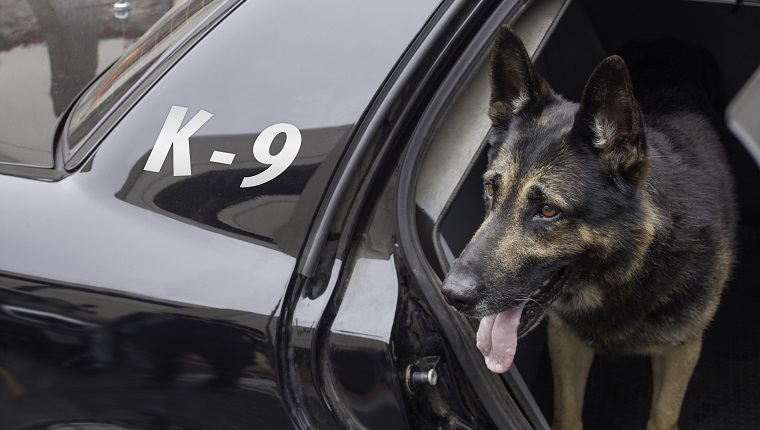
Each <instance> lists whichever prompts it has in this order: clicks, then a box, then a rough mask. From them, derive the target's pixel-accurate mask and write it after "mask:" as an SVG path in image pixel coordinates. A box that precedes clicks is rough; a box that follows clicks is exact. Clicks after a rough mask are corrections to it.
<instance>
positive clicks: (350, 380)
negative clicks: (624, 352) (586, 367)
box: [0, 0, 760, 430]
mask: <svg viewBox="0 0 760 430" xmlns="http://www.w3.org/2000/svg"><path fill="white" fill-rule="evenodd" d="M743 3H745V4H743V5H740V6H733V5H726V4H720V2H697V1H679V2H676V1H667V2H662V1H660V0H645V1H639V0H637V1H620V2H608V1H606V0H579V1H573V2H570V1H565V0H540V1H526V0H520V1H518V0H510V1H505V2H497V1H489V0H478V1H465V0H443V1H442V0H419V1H414V2H408V1H402V0H392V1H365V2H351V1H342V0H328V1H323V2H298V3H293V2H283V1H277V0H265V1H253V0H247V1H243V0H186V1H176V0H175V1H147V0H146V1H144V2H140V1H138V0H133V2H132V4H130V3H128V2H126V1H118V2H116V3H115V4H111V3H108V4H103V3H98V2H94V1H91V0H70V1H63V0H57V1H56V0H50V1H48V2H42V1H38V0H28V1H24V0H2V2H1V3H0V14H2V18H0V20H2V24H3V25H2V26H0V27H2V28H3V29H4V30H0V36H1V37H0V91H1V92H0V101H2V106H0V173H1V175H0V201H1V202H2V204H1V205H0V221H1V222H0V429H13V430H20V429H73V428H87V429H199V430H200V429H258V428H263V429H280V428H281V429H291V428H306V429H332V428H376V429H403V428H436V429H437V428H452V429H453V428H456V429H481V428H500V429H501V428H547V427H548V426H547V424H546V423H547V419H546V418H547V417H548V415H547V414H550V413H551V376H550V375H551V373H550V370H549V367H548V359H547V356H546V351H545V347H544V345H543V339H542V336H543V329H537V330H535V331H534V332H533V333H532V334H531V335H530V336H528V337H526V338H525V339H523V340H522V341H521V342H523V343H524V346H521V348H520V353H519V354H520V355H518V357H517V360H516V366H514V367H513V369H512V370H511V371H510V372H509V373H508V374H506V375H504V376H499V375H495V374H492V373H491V372H489V371H488V370H487V369H486V367H485V365H484V363H483V361H482V356H481V355H480V353H479V352H478V351H477V349H476V348H475V341H474V331H473V328H472V325H471V322H470V321H468V320H466V319H464V318H463V317H462V316H461V315H459V314H457V313H456V312H454V311H453V310H452V309H450V308H449V307H448V306H447V305H446V304H445V302H444V301H443V299H442V297H441V295H440V293H439V286H440V282H441V279H442V278H443V276H444V274H445V272H446V270H447V269H448V266H449V264H450V263H451V261H452V260H453V259H454V258H455V256H456V255H457V254H458V253H459V252H460V251H461V249H462V248H463V247H464V244H466V242H467V240H468V238H469V236H470V235H471V234H472V232H473V231H474V229H475V228H476V227H477V225H478V223H479V222H480V220H481V219H482V216H483V212H482V211H483V208H482V206H483V204H482V201H481V198H480V189H481V185H480V178H479V175H480V172H481V171H482V166H483V163H484V157H485V155H484V153H483V151H482V143H483V138H484V136H485V134H486V133H487V132H488V129H489V127H490V121H489V120H488V117H487V114H486V109H487V100H488V96H489V88H488V73H487V67H486V65H487V64H486V63H487V58H488V53H489V49H490V45H491V42H492V39H493V37H494V35H495V31H496V29H497V28H498V26H499V25H500V24H501V23H503V22H508V23H511V24H513V26H514V27H515V28H516V30H517V31H518V33H520V35H521V36H522V38H523V39H524V40H525V42H526V45H527V47H528V49H529V51H530V52H531V54H532V55H533V56H534V58H536V62H537V65H538V67H539V69H540V71H541V72H542V73H543V74H544V76H546V77H547V78H548V80H549V81H550V83H551V85H552V87H553V88H555V89H557V90H559V91H560V92H563V93H564V94H565V95H567V96H568V97H570V98H575V99H577V98H578V97H579V92H580V89H581V88H582V85H583V82H584V81H585V78H586V76H588V74H589V72H590V70H591V69H592V68H593V66H594V65H595V64H596V63H597V62H598V61H599V60H600V59H601V58H603V57H604V56H606V55H607V54H608V53H610V52H613V51H614V50H615V49H617V48H618V47H620V46H621V45H622V44H623V43H625V42H626V41H628V40H631V39H640V38H652V37H668V36H671V37H675V36H677V37H680V38H683V39H687V40H690V41H692V42H696V43H699V44H702V45H704V46H706V47H707V48H709V49H710V50H711V51H712V52H713V53H714V55H715V56H716V58H717V59H718V61H719V62H720V64H721V66H722V69H723V73H724V75H725V81H726V82H725V86H726V88H727V93H728V94H727V100H728V99H729V98H731V97H733V95H734V94H736V93H738V92H739V89H740V87H741V86H742V84H743V83H744V82H745V81H746V80H747V79H749V77H750V76H751V74H752V72H753V71H754V70H755V68H756V67H757V66H758V64H760V50H758V49H757V41H758V40H760V8H756V7H753V6H752V3H753V2H752V1H749V0H747V1H745V2H743ZM98 8H100V9H98ZM93 10H100V12H93ZM111 15H113V16H111ZM30 17H31V18H30ZM159 17H160V19H159ZM156 19H158V22H157V23H156V24H155V25H153V26H152V27H151V28H150V29H149V30H147V32H146V33H144V34H143V35H142V36H140V37H139V38H138V39H137V40H134V43H132V44H131V46H129V47H128V48H127V47H126V45H124V43H126V42H127V41H129V42H130V43H131V42H132V40H133V39H134V38H136V37H137V35H138V34H139V33H141V32H142V31H144V30H145V29H147V27H148V25H149V24H150V23H151V22H152V21H154V20H156ZM25 20H26V21H25ZM27 21H28V23H31V24H28V23H27ZM27 24H28V25H27ZM34 25H38V27H37V29H36V30H34V29H32V30H30V28H32V27H34ZM143 27H144V28H143ZM93 28H94V30H93ZM93 34H94V36H93ZM85 39H86V40H87V42H86V43H85ZM41 42H46V43H47V54H48V58H49V67H50V79H51V81H50V82H52V84H51V87H50V88H49V89H48V88H47V87H46V86H43V87H39V86H37V87H34V88H32V87H31V86H30V87H29V88H27V87H24V86H23V85H24V84H23V83H24V82H27V80H31V79H32V78H33V77H34V76H35V73H42V72H45V70H42V69H44V67H42V68H41V67H40V66H39V65H40V64H43V66H44V65H45V64H48V63H40V62H35V61H36V60H34V58H44V57H45V48H44V46H45V45H40V43H41ZM109 44H110V45H109ZM114 44H117V45H118V46H116V48H117V51H119V53H121V51H120V50H123V51H124V52H123V54H122V55H121V56H120V57H119V58H118V60H116V62H115V63H114V64H113V65H111V66H110V67H107V68H105V71H104V72H102V73H101V74H100V75H99V76H98V77H97V78H96V79H94V80H93V81H92V82H90V83H89V84H88V83H87V82H88V81H89V80H90V79H91V78H92V77H93V76H94V74H95V73H96V72H95V70H97V69H98V68H102V67H105V64H101V65H100V66H96V65H94V64H95V63H97V62H98V58H99V57H98V52H99V53H100V55H101V56H102V55H104V54H103V53H104V52H106V51H108V50H109V49H111V51H108V52H113V49H114V46H115V45H114ZM119 44H120V45H119ZM109 46H110V48H109ZM35 55H36V56H37V57H35ZM40 55H42V57H39V56H40ZM93 58H94V60H93ZM93 61H94V62H95V63H93ZM106 61H108V60H106V59H105V58H104V57H100V62H101V63H103V62H106ZM14 65H22V66H23V67H20V68H16V69H12V67H14ZM4 73H5V74H4ZM11 76H12V77H13V79H12V78H11ZM45 76H47V75H45ZM44 79H47V78H44ZM44 79H43V80H44ZM45 82H48V81H45ZM46 85H47V84H46ZM80 91H81V93H79V92H80ZM47 92H50V97H51V100H47V101H45V100H46V96H45V95H44V94H46V93H47ZM77 93H79V94H78V95H77ZM41 94H42V96H41ZM40 98H41V99H43V101H41V102H39V103H37V102H34V101H35V100H37V101H39V100H40ZM34 103H37V104H34ZM29 106H32V107H29ZM35 106H36V107H35ZM40 106H42V107H40ZM67 106H68V107H67ZM51 107H52V114H51V113H50V111H51ZM744 112H746V110H745V111H744ZM56 118H57V120H56ZM739 124H740V125H739V128H741V126H742V124H744V126H745V128H746V126H747V122H746V121H744V122H742V121H739ZM751 125H752V124H751V121H750V123H749V126H751ZM750 134H751V133H750ZM745 137H746V136H745ZM727 138H728V141H729V143H728V146H729V147H728V151H729V153H730V156H731V159H732V163H733V167H734V169H735V173H736V175H737V185H738V189H739V193H740V197H741V205H742V208H741V209H742V214H743V226H744V228H743V233H742V241H743V247H742V250H741V252H742V253H741V259H742V263H741V266H740V267H739V268H738V269H737V274H736V276H735V282H734V284H733V285H732V287H731V288H730V290H729V291H728V292H727V293H726V297H725V299H724V303H723V305H722V306H723V307H722V308H721V310H720V311H719V314H718V317H717V319H716V322H715V324H714V325H713V327H711V329H710V331H708V333H707V336H706V337H707V338H706V341H705V347H704V353H703V357H702V359H701V361H700V364H699V366H698V368H697V371H696V373H695V376H694V379H693V381H692V385H691V386H690V389H689V391H688V393H687V398H686V401H685V404H684V408H683V413H682V420H681V422H682V425H683V426H684V427H687V426H693V427H695V428H752V427H755V426H757V425H758V423H760V412H759V411H758V409H757V408H755V407H754V406H755V405H757V404H758V398H759V397H760V390H758V389H757V387H758V383H759V382H760V375H758V369H760V366H758V365H757V364H758V361H760V348H759V347H758V342H757V339H758V337H757V336H758V332H759V330H758V329H759V328H760V324H758V322H757V320H756V319H755V318H754V309H753V306H752V304H753V303H755V302H753V300H757V299H758V290H757V289H756V288H754V289H753V288H751V287H752V286H754V282H755V280H756V279H757V275H758V264H756V263H757V262H758V252H757V251H756V249H757V247H756V245H757V243H758V239H759V238H760V223H758V221H757V219H758V215H760V206H759V205H758V200H757V199H756V189H755V187H756V186H757V184H758V183H760V182H759V181H758V179H760V175H759V174H758V170H757V166H756V164H755V163H754V161H753V160H752V158H751V157H749V156H747V152H746V150H745V149H744V148H743V147H742V146H741V145H740V144H739V143H738V141H735V140H733V139H732V138H731V137H730V136H727ZM751 148H752V147H751ZM751 150H753V151H754V150H756V148H753V149H751ZM642 360H643V359H637V358H626V359H623V360H609V359H604V358H601V359H599V360H597V363H596V364H595V366H594V369H593V370H592V375H591V379H590V381H589V393H588V395H587V400H586V416H587V417H588V419H587V425H588V428H629V427H630V428H640V427H642V426H643V425H644V423H645V422H646V414H647V412H648V406H649V405H648V402H649V398H650V397H649V396H650V393H649V390H651V386H649V385H647V384H649V379H650V377H649V376H648V373H647V372H649V369H648V363H647V362H646V361H642ZM549 418H550V417H549ZM549 421H550V420H549ZM689 428H691V427H689Z"/></svg>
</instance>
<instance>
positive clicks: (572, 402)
mask: <svg viewBox="0 0 760 430" xmlns="http://www.w3.org/2000/svg"><path fill="white" fill-rule="evenodd" d="M548 337H549V355H550V356H551V362H552V377H553V378H554V420H553V422H552V429H554V430H570V429H572V430H580V429H582V428H583V421H582V420H581V414H582V412H583V396H584V394H585V392H586V379H587V378H588V372H589V370H590V369H591V362H592V361H593V360H594V351H593V350H592V349H591V348H589V347H588V346H587V345H586V344H585V343H583V342H582V341H581V340H580V339H578V338H577V337H576V336H575V335H574V334H573V333H571V332H570V331H569V330H568V329H567V328H566V327H565V326H564V325H563V323H562V321H560V320H559V318H557V317H556V316H550V317H549V333H548Z"/></svg>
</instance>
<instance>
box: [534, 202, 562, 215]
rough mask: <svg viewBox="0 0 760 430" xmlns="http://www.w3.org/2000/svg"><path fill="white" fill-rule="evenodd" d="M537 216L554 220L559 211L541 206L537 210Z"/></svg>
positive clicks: (547, 206) (551, 207)
mask: <svg viewBox="0 0 760 430" xmlns="http://www.w3.org/2000/svg"><path fill="white" fill-rule="evenodd" d="M538 215H540V216H542V217H544V218H554V217H555V216H557V215H559V209H557V208H555V207H554V206H552V205H548V204H543V205H541V207H539V208H538Z"/></svg>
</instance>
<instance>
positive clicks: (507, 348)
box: [477, 302, 526, 373]
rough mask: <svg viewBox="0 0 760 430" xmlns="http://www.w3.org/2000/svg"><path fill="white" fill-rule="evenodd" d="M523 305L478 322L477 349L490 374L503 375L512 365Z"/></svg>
mask: <svg viewBox="0 0 760 430" xmlns="http://www.w3.org/2000/svg"><path fill="white" fill-rule="evenodd" d="M525 303H526V302H523V303H522V304H521V305H520V306H518V307H516V308H513V309H509V310H506V311H504V312H502V313H500V314H494V315H489V316H487V317H483V318H482V319H481V320H480V327H478V335H477V340H478V349H479V350H480V352H482V353H483V356H484V357H485V358H486V366H487V367H488V369H489V370H490V371H491V372H494V373H504V372H506V371H507V370H509V367H510V366H511V365H512V360H513V359H514V358H515V351H516V350H517V326H518V324H520V315H521V314H522V310H523V308H524V307H525Z"/></svg>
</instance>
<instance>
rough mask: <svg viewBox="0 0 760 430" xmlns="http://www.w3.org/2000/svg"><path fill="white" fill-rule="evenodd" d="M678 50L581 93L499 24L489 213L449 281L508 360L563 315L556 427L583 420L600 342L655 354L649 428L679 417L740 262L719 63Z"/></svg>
mask: <svg viewBox="0 0 760 430" xmlns="http://www.w3.org/2000/svg"><path fill="white" fill-rule="evenodd" d="M655 51H657V50H655ZM667 52H668V51H666V50H663V49H659V51H657V52H654V53H653V54H651V55H647V54H642V55H636V56H635V57H637V58H636V61H635V62H633V61H631V62H630V67H631V68H630V70H631V72H629V68H628V67H627V66H626V63H625V62H624V60H623V59H622V58H621V57H619V56H611V57H608V58H607V59H605V60H604V61H602V62H601V63H600V64H599V65H598V66H597V68H596V69H595V70H594V71H593V73H592V74H591V77H590V78H589V79H588V82H587V83H586V86H585V88H584V90H583V96H582V99H581V101H580V104H579V103H573V102H570V101H567V100H565V99H564V98H563V97H562V96H560V95H559V94H556V93H555V92H554V91H552V89H551V88H549V86H548V85H547V83H546V82H545V81H544V79H543V78H542V77H541V76H539V74H538V73H537V72H536V70H535V68H534V66H533V64H532V63H531V61H530V58H529V57H528V54H527V52H526V51H525V47H524V46H523V44H522V42H521V41H520V39H519V38H518V36H517V35H516V34H515V33H513V32H512V31H511V30H510V29H509V28H508V27H506V26H504V27H502V28H501V29H500V31H499V33H498V35H497V39H496V44H495V47H494V50H493V53H492V56H491V91H492V92H491V101H490V111H489V116H490V118H491V120H492V122H493V127H492V129H491V132H490V133H489V136H488V139H489V142H490V149H489V152H488V169H487V170H486V172H485V173H484V174H483V194H484V199H485V205H486V215H485V220H484V221H483V223H482V225H481V226H480V227H479V229H478V230H477V231H476V232H475V234H474V236H473V237H472V239H471V240H470V242H469V244H468V245H467V247H466V248H465V249H464V251H463V252H462V254H461V255H460V256H459V258H458V259H457V260H456V261H455V262H454V264H453V265H452V267H451V270H450V272H449V273H448V275H447V276H446V279H445V280H444V283H443V287H442V289H443V294H444V296H445V298H446V300H447V301H448V303H449V304H450V305H452V306H453V307H455V308H456V309H457V310H458V311H460V312H462V313H464V314H465V315H467V316H469V317H474V318H479V319H480V326H479V328H478V331H477V336H476V337H477V347H478V349H480V351H481V352H482V354H483V355H484V357H485V363H486V366H488V368H489V369H490V370H491V371H493V372H496V373H501V372H506V371H507V370H508V369H509V367H510V365H511V364H512V359H513V357H514V354H515V350H516V347H517V339H518V338H519V337H520V336H522V335H524V334H525V333H527V332H528V331H530V330H531V329H533V328H534V327H536V325H537V324H538V323H539V321H540V320H541V319H542V318H543V316H544V314H547V315H548V343H549V352H550V355H551V363H552V375H553V380H554V408H555V409H554V421H553V427H554V428H555V429H580V428H582V422H581V411H582V408H583V396H584V391H585V385H586V379H587V376H588V373H589V368H590V366H591V362H592V360H593V358H594V354H595V353H597V352H599V353H611V354H618V355H619V354H643V355H649V356H651V360H652V373H653V382H654V383H653V388H654V390H653V399H652V408H651V411H650V415H649V420H648V422H647V428H648V429H675V428H677V425H678V417H679V413H680V409H681V404H682V402H683V398H684V393H685V391H686V386H687V384H688V382H689V379H690V377H691V374H692V371H693V369H694V366H695V364H696V362H697V359H698V357H699V354H700V349H701V345H702V334H703V332H704V330H705V328H706V326H707V325H708V323H709V322H710V320H711V318H712V317H713V315H714V314H715V311H716V309H717V307H718V302H719V301H720V295H721V291H722V290H723V288H724V287H725V285H726V283H727V281H728V279H729V276H730V272H731V269H732V265H733V261H734V247H735V245H734V240H735V239H734V236H735V233H734V231H735V227H736V224H737V221H736V217H737V215H736V210H735V203H734V200H735V199H734V197H733V195H734V191H733V184H732V179H731V176H730V171H729V168H728V164H727V161H726V157H725V155H724V154H723V153H722V148H721V145H720V142H719V139H718V134H717V132H716V129H715V124H716V123H715V122H714V119H713V118H714V117H715V114H714V112H715V111H714V110H711V108H710V107H709V104H710V103H709V102H708V101H707V100H708V96H707V95H706V94H704V93H705V92H706V91H705V92H699V91H695V89H694V87H695V86H696V87H704V85H702V81H703V79H702V75H707V73H705V74H700V72H698V70H699V69H698V67H699V64H701V59H700V58H701V57H700V56H699V55H697V56H696V57H697V59H694V58H692V57H693V56H689V55H680V54H679V55H671V54H668V53H667ZM700 52H701V51H700ZM710 60H711V59H710ZM695 61H696V63H695ZM679 65H685V66H686V70H682V71H681V72H675V71H674V70H675V69H674V68H676V67H677V66H679ZM710 65H714V63H709V62H708V68H709V66H710ZM660 76H662V77H664V81H660V80H659V79H658V78H659V77H660Z"/></svg>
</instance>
